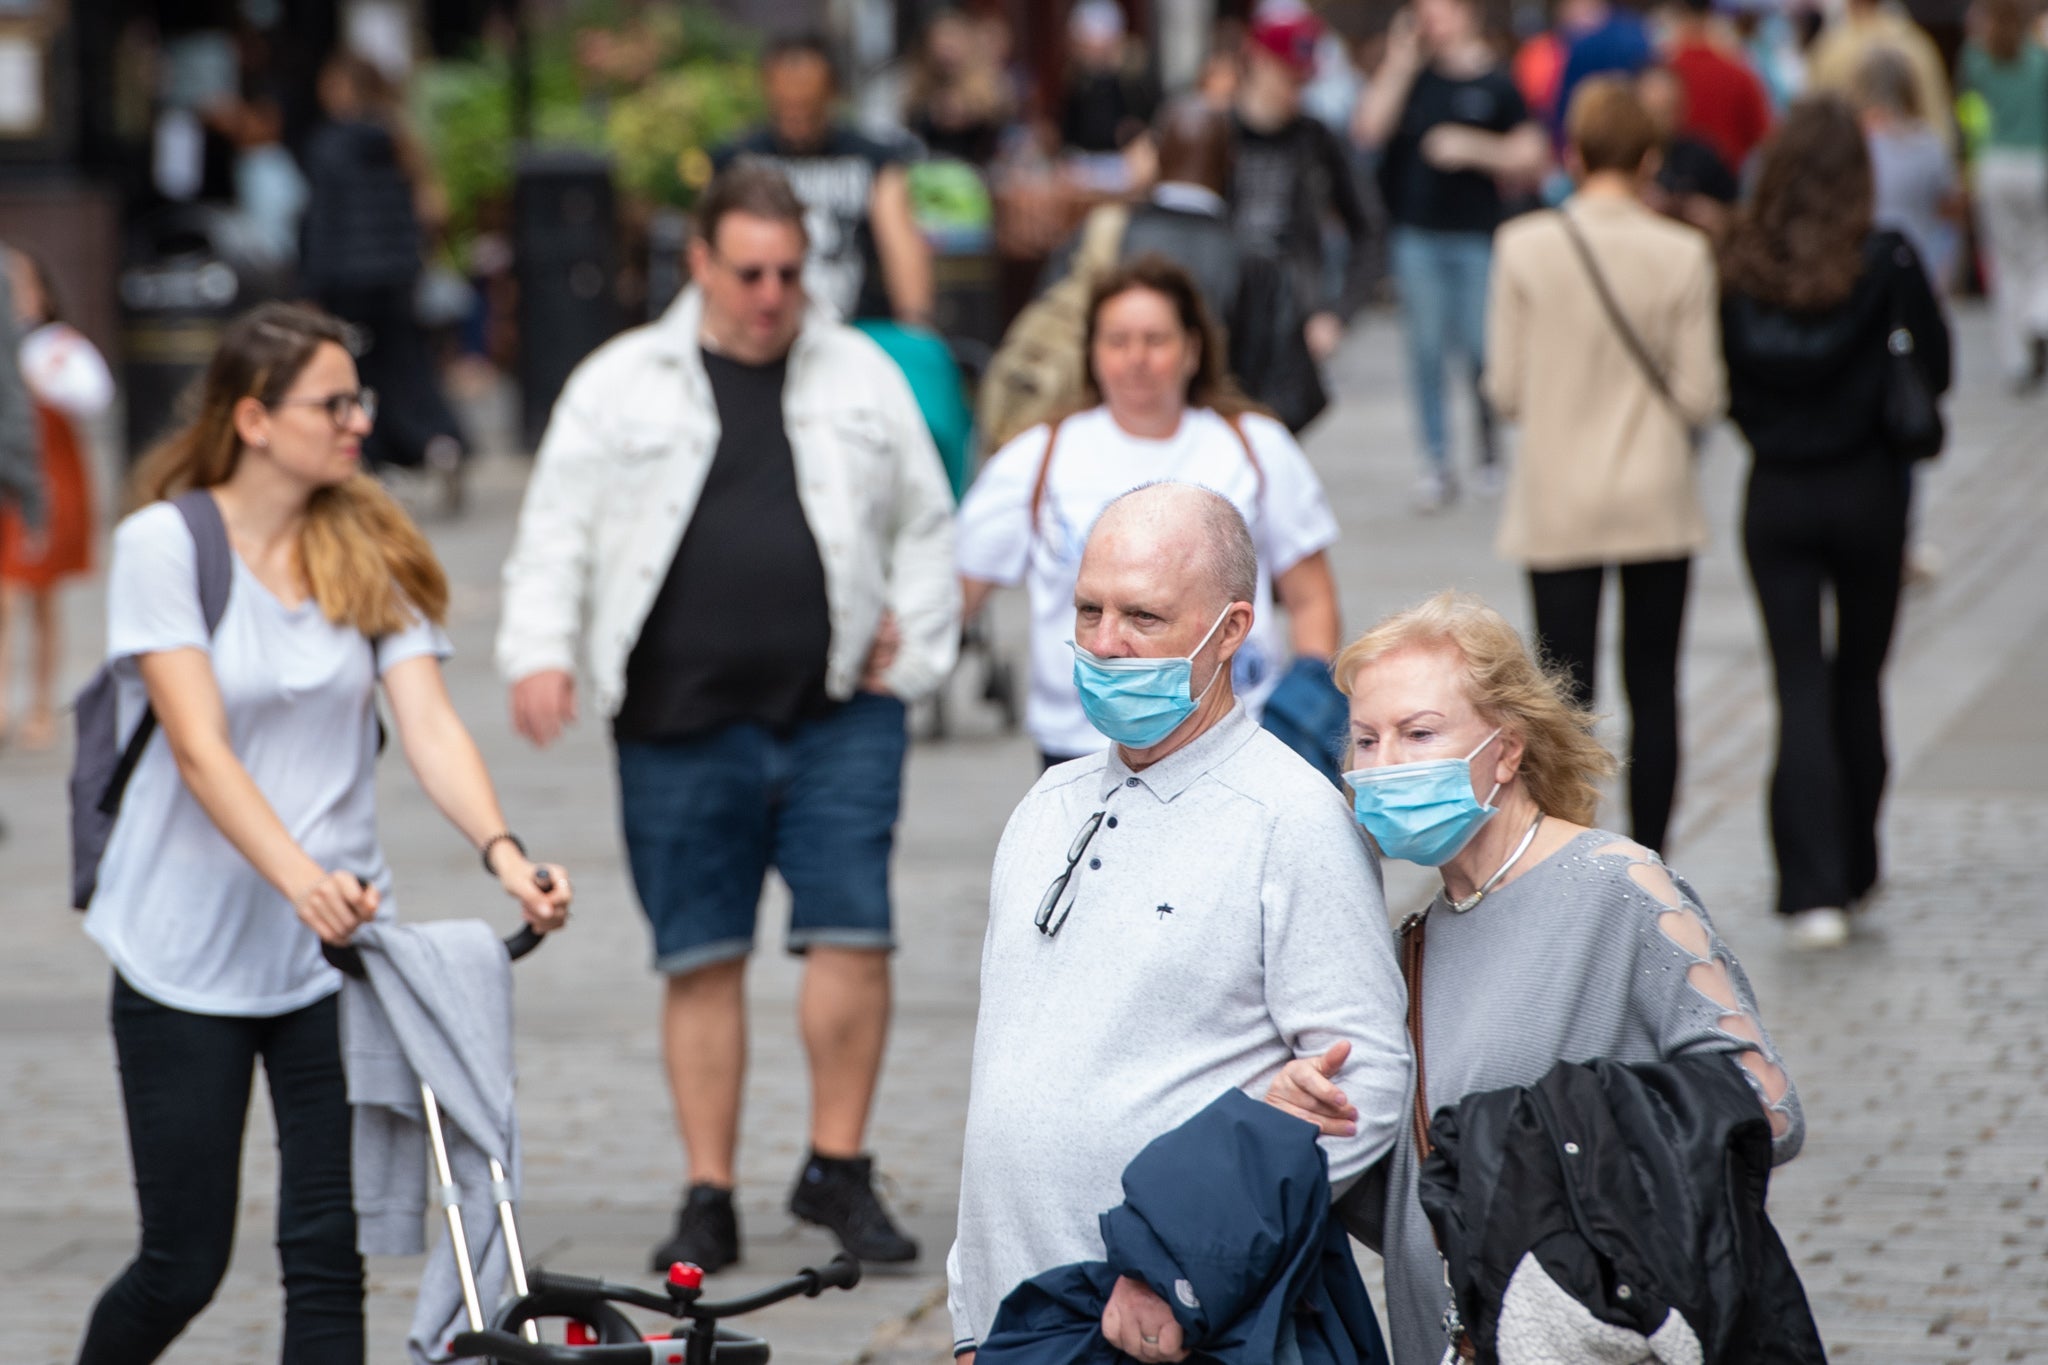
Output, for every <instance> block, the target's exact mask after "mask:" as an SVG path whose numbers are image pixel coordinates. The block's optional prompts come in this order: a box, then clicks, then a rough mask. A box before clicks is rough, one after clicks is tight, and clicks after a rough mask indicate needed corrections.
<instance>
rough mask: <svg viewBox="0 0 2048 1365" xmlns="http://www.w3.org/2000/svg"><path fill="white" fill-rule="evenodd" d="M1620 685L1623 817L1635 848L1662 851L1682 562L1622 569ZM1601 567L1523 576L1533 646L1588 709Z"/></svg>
mask: <svg viewBox="0 0 2048 1365" xmlns="http://www.w3.org/2000/svg"><path fill="white" fill-rule="evenodd" d="M1620 571H1621V682H1622V687H1623V688H1624V689H1625V690H1626V691H1627V693H1628V709H1629V742H1628V754H1629V762H1628V816H1629V833H1630V834H1632V835H1633V836H1634V837H1635V839H1636V842H1638V843H1640V844H1642V845H1643V846H1644V847H1646V848H1652V849H1655V850H1657V851H1658V852H1660V853H1661V852H1663V850H1664V839H1665V835H1666V834H1667V833H1668V832H1669V831H1670V828H1671V803H1672V800H1673V797H1674V795H1675V794H1676V792H1677V790H1678V643H1679V638H1680V634H1681V627H1682V625H1683V623H1684V620H1685V592H1686V584H1687V582H1688V581H1689V580H1690V578H1691V576H1692V561H1691V560H1690V559H1658V560H1650V561H1646V562H1644V563H1639V564H1623V565H1621V566H1620ZM1606 574H1607V570H1606V568H1605V567H1603V566H1600V565H1595V566H1594V567H1592V568H1589V569H1531V570H1530V571H1529V596H1530V598H1531V599H1532V600H1533V602H1534V604H1535V608H1536V638H1537V640H1538V642H1539V643H1540V644H1541V646H1542V649H1543V653H1544V654H1545V656H1546V657H1548V659H1549V660H1550V662H1551V663H1553V664H1556V665H1557V666H1558V667H1560V668H1562V669H1564V670H1565V672H1566V674H1567V676H1568V677H1569V679H1570V681H1571V688H1572V694H1573V698H1574V700H1576V701H1577V702H1578V703H1579V705H1581V706H1587V707H1590V706H1591V705H1592V704H1593V665H1594V660H1595V658H1596V657H1597V656H1598V653H1599V625H1600V587H1601V583H1602V581H1603V580H1604V578H1605V577H1606Z"/></svg>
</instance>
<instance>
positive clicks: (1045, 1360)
mask: <svg viewBox="0 0 2048 1365" xmlns="http://www.w3.org/2000/svg"><path fill="white" fill-rule="evenodd" d="M1123 1185H1124V1202H1123V1203H1122V1204H1120V1205H1118V1206H1117V1207H1116V1208H1113V1209H1111V1210H1110V1211H1109V1212H1107V1213H1105V1214H1103V1215H1102V1242H1103V1247H1104V1249H1105V1251H1106V1253H1107V1257H1106V1259H1104V1260H1101V1261H1081V1262H1077V1263H1075V1264H1073V1265H1064V1266H1060V1267H1058V1268H1057V1269H1054V1270H1048V1271H1046V1272H1045V1273H1043V1274H1041V1275H1036V1276H1033V1277H1032V1278H1031V1279H1029V1280H1026V1281H1025V1282H1024V1283H1023V1284H1021V1285H1019V1286H1017V1288H1015V1289H1013V1290H1011V1291H1010V1294H1009V1296H1008V1297H1007V1298H1005V1299H1004V1300H1003V1304H1002V1307H1001V1308H1000V1309H998V1310H997V1312H996V1320H995V1324H994V1326H993V1327H992V1328H991V1330H990V1331H989V1334H988V1336H987V1338H986V1339H985V1340H984V1341H983V1342H982V1343H981V1348H980V1352H979V1354H978V1355H977V1357H976V1365H1119V1363H1120V1362H1123V1361H1126V1360H1128V1359H1130V1357H1128V1356H1126V1355H1124V1354H1123V1352H1121V1351H1118V1350H1116V1349H1115V1348H1114V1347H1112V1346H1111V1345H1110V1344H1109V1343H1108V1342H1107V1341H1106V1340H1104V1339H1103V1336H1102V1330H1101V1322H1102V1309H1103V1305H1105V1304H1106V1303H1108V1302H1109V1294H1110V1290H1111V1289H1112V1288H1114V1287H1115V1285H1116V1282H1117V1279H1118V1277H1120V1276H1128V1277H1130V1278H1131V1279H1134V1280H1138V1281H1140V1282H1142V1283H1144V1284H1146V1285H1148V1286H1150V1287H1151V1289H1152V1292H1153V1293H1155V1294H1157V1295H1159V1297H1160V1298H1162V1299H1164V1300H1165V1301H1166V1302H1167V1303H1168V1304H1169V1305H1170V1306H1171V1307H1172V1309H1173V1313H1174V1316H1175V1317H1176V1318H1177V1319H1179V1321H1180V1327H1181V1334H1182V1337H1183V1339H1184V1340H1185V1342H1186V1343H1187V1345H1188V1347H1189V1349H1190V1350H1191V1351H1192V1352H1193V1356H1194V1358H1195V1359H1197V1360H1214V1361H1218V1362H1222V1363H1223V1365H1268V1362H1274V1361H1287V1362H1289V1365H1292V1362H1294V1361H1296V1360H1299V1361H1300V1362H1301V1365H1387V1348H1386V1344H1385V1342H1384V1341H1383V1340H1382V1338H1381V1336H1380V1328H1379V1321H1378V1319H1376V1318H1375V1317H1374V1316H1373V1311H1372V1300H1371V1299H1370V1298H1368V1297H1367V1295H1366V1292H1365V1284H1364V1282H1363V1281H1361V1280H1360V1279H1359V1277H1358V1266H1357V1263H1356V1262H1354V1261H1353V1260H1352V1258H1351V1244H1350V1240H1349V1239H1348V1238H1347V1237H1346V1235H1345V1233H1344V1229H1343V1227H1342V1226H1341V1225H1340V1224H1339V1223H1338V1222H1337V1220H1336V1219H1334V1218H1332V1217H1331V1216H1330V1177H1329V1166H1328V1163H1327V1161H1326V1160H1325V1158H1324V1156H1323V1151H1322V1148H1321V1147H1319V1146H1317V1145H1316V1130H1315V1128H1314V1127H1313V1126H1311V1125H1310V1124H1307V1123H1304V1122H1302V1121H1301V1120H1300V1119H1297V1118H1292V1117H1290V1116H1289V1115H1286V1114H1283V1113H1281V1112H1280V1111H1279V1110H1277V1109H1274V1108H1273V1107H1271V1106H1270V1105H1266V1104H1262V1103H1260V1102H1259V1101H1257V1100H1254V1099H1252V1098H1251V1097H1250V1096H1248V1095H1245V1094H1243V1093H1242V1092H1240V1091H1236V1090H1229V1091H1225V1092H1224V1093H1223V1094H1222V1095H1221V1096H1219V1097H1218V1098H1217V1099H1216V1101H1215V1102H1214V1103H1212V1104H1210V1105H1209V1106H1208V1107H1207V1108H1206V1109H1204V1110H1202V1112H1201V1113H1199V1114H1197V1115H1195V1116H1194V1117H1193V1118H1191V1119H1189V1120H1188V1121H1187V1122H1186V1123H1184V1124H1182V1125H1181V1126H1180V1127H1178V1128H1176V1129H1174V1130H1173V1131H1172V1132H1170V1133H1166V1134H1163V1135H1162V1136H1160V1137H1158V1138H1155V1139H1154V1140H1153V1141H1152V1142H1151V1144H1150V1145H1148V1146H1147V1147H1146V1148H1145V1150H1143V1151H1142V1152H1139V1153H1138V1155H1137V1156H1136V1157H1134V1158H1133V1159H1132V1161H1131V1164H1130V1165H1128V1166H1126V1167H1125V1168H1124V1178H1123Z"/></svg>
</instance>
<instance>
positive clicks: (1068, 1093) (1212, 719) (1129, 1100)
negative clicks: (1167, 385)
mask: <svg viewBox="0 0 2048 1365" xmlns="http://www.w3.org/2000/svg"><path fill="white" fill-rule="evenodd" d="M1257 577H1258V563H1257V557H1256V555H1255V553H1254V551H1253V548H1252V541H1251V535H1250V533H1249V531H1247V530H1246V528H1245V524H1244V520H1243V518H1242V517H1241V516H1239V514H1238V512H1237V510H1236V508H1235V507H1233V506H1232V505H1231V503H1230V502H1229V501H1228V500H1226V499H1224V498H1222V497H1220V496H1218V495H1217V494H1215V493H1211V492H1209V491H1207V490H1206V489H1201V488H1197V487H1194V486H1192V485H1188V484H1173V483H1162V484H1153V485H1149V486H1147V487H1144V488H1140V489H1138V490H1137V491H1135V492H1132V493H1127V494H1125V495H1124V496H1123V497H1121V498H1119V499H1117V500H1116V501H1115V502H1113V503H1111V504H1110V506H1109V508H1108V510H1106V511H1105V512H1104V513H1103V514H1102V517H1101V519H1100V520H1099V521H1098V522H1097V523H1096V525H1095V529H1094V531H1093V533H1092V534H1091V535H1090V536H1089V538H1088V544H1087V549H1086V551H1085V552H1084V554H1083V556H1082V560H1081V567H1080V573H1079V577H1078V579H1077V582H1076V586H1075V594H1074V607H1075V610H1074V637H1073V650H1074V683H1075V686H1076V688H1077V689H1078V690H1079V692H1080V696H1081V701H1082V705H1083V707H1084V708H1085V710H1086V713H1087V715H1088V718H1089V720H1090V722H1091V723H1092V724H1094V725H1095V727H1096V728H1097V729H1099V730H1100V731H1101V732H1102V733H1103V734H1104V735H1105V736H1106V737H1107V738H1108V739H1110V740H1111V741H1112V747H1111V748H1110V749H1109V750H1108V751H1107V752H1105V753H1100V754H1094V755H1091V756H1088V757H1086V758H1078V759H1075V760H1073V761H1071V762H1068V763H1063V764H1060V765H1059V766H1057V767H1055V768H1053V769H1051V770H1050V771H1049V772H1047V773H1046V774H1045V776H1044V777H1042V778H1040V779H1039V782H1038V785H1037V786H1036V787H1034V788H1033V789H1032V791H1031V793H1030V795H1028V796H1026V797H1025V799H1024V801H1023V803H1022V804H1021V805H1019V806H1018V808H1017V811H1016V813H1015V814H1014V815H1013V816H1012V817H1011V819H1010V824H1009V827H1008V828H1007V829H1006V830H1005V831H1004V834H1003V840H1002V844H1001V846H1000V847H999V848H998V850H997V852H996V861H995V869H994V873H993V878H992V885H991V888H990V893H989V927H988V936H987V941H986V944H985V945H984V948H983V953H982V978H981V1012H980V1018H979V1021H978V1024H977V1030H976V1034H975V1046H974V1071H973V1083H972V1091H971V1094H970V1097H969V1102H968V1112H967V1132H966V1144H965V1152H964V1157H963V1162H962V1171H961V1191H960V1225H959V1236H958V1239H957V1240H956V1242H955V1243H954V1246H953V1251H952V1254H951V1256H949V1257H948V1259H947V1276H948V1281H949V1290H950V1295H949V1298H950V1306H951V1309H952V1314H953V1324H954V1338H955V1350H956V1352H963V1353H971V1352H973V1351H974V1350H975V1349H976V1348H977V1347H978V1345H979V1343H980V1342H981V1341H982V1340H983V1338H984V1337H985V1336H986V1335H987V1333H988V1331H989V1327H990V1324H991V1323H992V1322H993V1320H994V1317H995V1313H996V1309H997V1307H998V1305H1000V1304H1001V1302H1002V1300H1003V1298H1004V1296H1005V1295H1007V1294H1008V1293H1009V1292H1010V1291H1011V1290H1012V1289H1014V1288H1015V1287H1016V1286H1017V1285H1018V1284H1020V1283H1021V1282H1022V1281H1024V1280H1026V1279H1028V1278H1030V1277H1031V1276H1033V1275H1036V1274H1038V1273H1040V1272H1042V1271H1045V1270H1048V1269H1051V1268H1053V1267H1056V1266H1061V1265H1065V1264H1068V1263H1070V1262H1075V1261H1087V1260H1099V1259H1101V1258H1102V1256H1103V1242H1102V1237H1101V1233H1100V1230H1099V1226H1098V1223H1097V1215H1099V1214H1100V1213H1102V1211H1103V1210H1105V1209H1108V1208H1111V1207H1112V1206H1114V1205H1116V1204H1118V1203H1119V1202H1121V1200H1122V1197H1123V1196H1122V1191H1121V1187H1120V1184H1119V1181H1120V1178H1121V1176H1122V1174H1123V1171H1124V1167H1125V1166H1126V1165H1127V1164H1128V1163H1129V1162H1130V1161H1131V1159H1132V1158H1133V1157H1134V1156H1136V1155H1137V1154H1138V1152H1139V1151H1140V1150H1141V1149H1142V1148H1144V1147H1145V1145H1146V1144H1147V1143H1149V1142H1150V1141H1151V1140H1152V1139H1154V1138H1156V1137H1158V1136H1159V1135H1160V1134H1162V1133H1165V1132H1167V1131H1168V1130H1170V1129H1173V1128H1176V1127H1178V1126H1179V1125H1180V1124H1182V1123H1183V1122H1185V1121H1186V1120H1188V1119H1189V1118H1191V1117H1193V1116H1194V1115H1195V1114H1196V1113H1198V1112H1199V1111H1201V1110H1202V1109H1203V1108H1204V1107H1205V1106H1207V1105H1208V1104H1209V1103H1210V1102H1211V1101H1213V1100H1214V1099H1215V1098H1216V1096H1217V1094H1218V1093H1219V1092H1220V1091H1222V1090H1224V1089H1226V1088H1230V1087H1235V1088H1238V1089H1241V1090H1244V1091H1247V1092H1248V1093H1250V1094H1252V1095H1255V1096H1257V1095H1262V1094H1264V1092H1265V1087H1266V1085H1267V1083H1268V1081H1270V1080H1271V1079H1272V1078H1273V1077H1274V1076H1275V1075H1276V1074H1277V1073H1278V1072H1279V1070H1280V1069H1281V1068H1282V1067H1284V1066H1285V1065H1286V1064H1287V1063H1288V1062H1290V1061H1291V1060H1293V1059H1294V1058H1296V1057H1302V1056H1308V1055H1310V1054H1313V1053H1316V1052H1318V1051H1319V1050H1320V1049H1322V1048H1324V1047H1325V1046H1332V1047H1334V1046H1346V1045H1348V1056H1346V1057H1344V1059H1343V1060H1342V1061H1341V1064H1334V1063H1333V1065H1335V1067H1336V1069H1335V1075H1334V1080H1335V1083H1336V1084H1337V1085H1338V1086H1339V1087H1341V1089H1342V1090H1343V1092H1344V1093H1345V1094H1346V1095H1347V1096H1348V1097H1349V1099H1350V1102H1351V1103H1352V1104H1353V1105H1354V1106H1355V1107H1356V1109H1357V1111H1358V1119H1357V1122H1356V1123H1355V1124H1354V1125H1353V1126H1352V1131H1351V1132H1350V1133H1348V1134H1344V1135H1337V1136H1330V1137H1326V1138H1325V1139H1324V1148H1325V1152H1326V1154H1327V1156H1328V1158H1329V1171H1330V1177H1331V1179H1332V1180H1333V1181H1334V1182H1338V1183H1340V1184H1341V1183H1343V1182H1347V1181H1349V1180H1350V1179H1351V1178H1353V1177H1355V1176H1357V1175H1358V1174H1359V1173H1360V1172H1362V1171H1363V1170H1364V1169H1365V1168H1366V1167H1367V1166H1368V1165H1370V1164H1371V1163H1372V1162H1373V1161H1375V1160H1377V1159H1378V1158H1379V1157H1380V1156H1381V1155H1383V1154H1384V1153H1386V1152H1387V1151H1388V1150H1389V1149H1390V1148H1391V1146H1392V1145H1393V1141H1394V1137H1395V1132H1396V1130H1397V1129H1398V1127H1399V1126H1400V1123H1401V1119H1402V1114H1403V1111H1404V1104H1405V1101H1406V1099H1407V1094H1408V1077H1409V1065H1410V1063H1409V1051H1408V1044H1407V1039H1406V1035H1405V1033H1404V1031H1403V1025H1402V1018H1403V1011H1404V1008H1405V996H1404V993H1403V991H1402V987H1401V982H1400V976H1399V973H1398V971H1397V970H1396V968H1395V964H1394V957H1393V952H1392V948H1391V944H1390V940H1389V938H1388V934H1387V921H1386V905H1385V901H1384V899H1383V897H1382V894H1381V890H1380V879H1379V872H1378V869H1377V867H1376V866H1375V865H1374V864H1373V862H1372V860H1371V855H1370V854H1369V853H1368V851H1367V850H1366V847H1365V845H1364V843H1363V841H1362V840H1361V839H1360V838H1359V837H1358V833H1357V830H1356V828H1355V826H1354V825H1353V824H1352V821H1351V818H1350V812H1349V811H1347V810H1346V808H1345V805H1344V803H1343V802H1342V801H1341V800H1340V799H1338V798H1337V797H1336V796H1335V795H1334V794H1333V793H1332V791H1331V790H1330V786H1329V784H1328V783H1327V782H1326V781H1324V779H1323V778H1322V777H1321V776H1320V775H1318V774H1317V773H1316V772H1315V770H1314V769H1312V768H1310V767H1309V766H1308V765H1307V764H1306V763H1304V762H1303V761H1302V760H1301V759H1300V758H1299V757H1297V756H1296V755H1295V754H1294V753H1293V752H1292V751H1291V750H1290V749H1288V748H1287V747H1286V746H1285V745H1284V744H1282V743H1281V742H1280V741H1279V740H1277V739H1275V738H1274V737H1273V736H1272V735H1271V734H1269V733H1267V732H1266V731H1265V730H1263V729H1261V728H1260V726H1259V725H1258V724H1257V723H1256V722H1255V721H1253V720H1251V719H1250V718H1249V717H1248V716H1247V715H1246V714H1245V711H1244V708H1243V706H1241V705H1240V704H1239V703H1238V701H1237V699H1236V697H1235V695H1234V694H1233V692H1232V688H1231V670H1230V662H1231V659H1232V657H1233V655H1235V653H1236V652H1237V650H1238V649H1239V648H1240V647H1241V646H1242V645H1243V643H1244V641H1245V638H1246V636H1247V635H1248V634H1249V633H1250V631H1251V628H1252V622H1253V608H1252V605H1251V603H1252V599H1253V597H1254V595H1255V592H1256V584H1257ZM1191 1197H1201V1196H1200V1193H1199V1192H1194V1193H1192V1194H1191ZM1103 1334H1104V1336H1105V1337H1106V1338H1107V1339H1108V1340H1109V1342H1110V1344H1111V1345H1113V1346H1115V1347H1116V1348H1117V1349H1119V1350H1121V1351H1123V1352H1124V1353H1125V1354H1128V1355H1130V1356H1131V1357H1133V1358H1134V1359H1137V1360H1140V1361H1145V1362H1161V1361H1171V1360H1177V1359H1180V1358H1181V1356H1182V1354H1183V1353H1184V1350H1185V1346H1186V1343H1183V1342H1182V1341H1181V1336H1180V1329H1179V1327H1178V1326H1177V1325H1176V1323H1175V1319H1174V1315H1173V1312H1172V1310H1171V1309H1170V1308H1169V1307H1168V1305H1167V1304H1165V1303H1164V1302H1163V1301H1161V1300H1160V1299H1159V1298H1158V1297H1157V1296H1155V1295H1154V1294H1152V1292H1151V1291H1150V1290H1148V1289H1145V1288H1144V1287H1142V1286H1140V1285H1138V1284H1136V1283H1135V1282H1134V1281H1131V1280H1128V1279H1126V1280H1120V1281H1119V1282H1118V1284H1117V1288H1116V1291H1115V1293H1114V1294H1113V1295H1112V1297H1111V1299H1110V1301H1109V1303H1108V1305H1107V1307H1106V1308H1105V1310H1104V1313H1103Z"/></svg>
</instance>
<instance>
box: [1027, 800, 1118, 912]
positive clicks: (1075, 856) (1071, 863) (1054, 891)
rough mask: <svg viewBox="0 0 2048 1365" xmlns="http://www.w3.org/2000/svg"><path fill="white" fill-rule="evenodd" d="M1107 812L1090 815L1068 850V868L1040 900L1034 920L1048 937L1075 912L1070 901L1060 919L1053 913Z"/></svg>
mask: <svg viewBox="0 0 2048 1365" xmlns="http://www.w3.org/2000/svg"><path fill="white" fill-rule="evenodd" d="M1107 814H1109V812H1108V811H1104V810H1099V811H1097V812H1095V814H1093V815H1091V816H1089V817H1088V823H1087V824H1085V825H1083V826H1081V832H1080V833H1079V834H1077V835H1075V836H1074V843H1073V847H1071V848H1069V849H1068V850H1067V870H1066V871H1064V872H1062V873H1060V875H1059V876H1057V877H1054V878H1053V879H1052V885H1051V886H1048V887H1047V888H1045V898H1044V899H1043V900H1041V901H1039V902H1038V918H1037V920H1036V921H1034V922H1035V923H1036V924H1037V925H1038V932H1039V933H1041V934H1044V935H1045V936H1046V937H1047V938H1051V937H1053V936H1054V935H1055V934H1057V933H1059V931H1060V926H1061V925H1063V924H1065V923H1066V922H1067V916H1068V915H1071V914H1073V913H1074V903H1073V902H1072V901H1068V902H1067V908H1066V909H1065V910H1061V911H1060V917H1059V918H1058V919H1054V918H1053V915H1052V912H1053V911H1054V910H1057V909H1059V903H1060V897H1061V895H1062V893H1064V892H1065V891H1066V889H1067V884H1068V883H1069V882H1071V881H1073V880H1074V868H1075V867H1076V866H1077V865H1078V864H1079V863H1080V861H1081V855H1082V854H1084V853H1086V852H1087V851H1088V841H1089V840H1090V839H1093V838H1094V837H1095V831H1096V830H1098V829H1100V828H1102V817H1103V816H1105V815H1107Z"/></svg>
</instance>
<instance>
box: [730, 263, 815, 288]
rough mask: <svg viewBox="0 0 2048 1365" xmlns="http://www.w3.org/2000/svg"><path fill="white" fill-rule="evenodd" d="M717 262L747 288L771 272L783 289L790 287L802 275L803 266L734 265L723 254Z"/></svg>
mask: <svg viewBox="0 0 2048 1365" xmlns="http://www.w3.org/2000/svg"><path fill="white" fill-rule="evenodd" d="M718 263H719V264H720V265H722V266H724V267H725V268H726V269H727V270H730V271H731V272H732V277H733V278H734V279H736V280H738V281H739V282H740V283H741V284H743V285H745V286H746V287H747V288H749V289H752V288H753V287H754V286H755V285H757V284H759V283H760V282H761V281H762V280H764V279H766V278H767V277H768V276H769V275H771V274H772V275H774V276H775V278H776V279H777V280H778V281H779V282H780V283H781V285H782V287H783V288H784V289H788V288H791V287H792V286H794V285H795V284H796V282H797V281H798V280H801V279H802V278H803V277H804V268H803V266H802V265H801V264H798V265H776V266H767V265H734V264H733V263H732V262H731V261H728V260H726V259H725V258H724V257H723V256H720V257H719V258H718Z"/></svg>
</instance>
